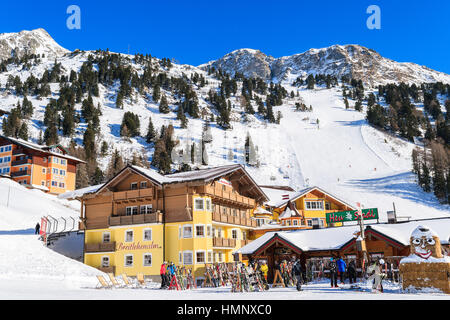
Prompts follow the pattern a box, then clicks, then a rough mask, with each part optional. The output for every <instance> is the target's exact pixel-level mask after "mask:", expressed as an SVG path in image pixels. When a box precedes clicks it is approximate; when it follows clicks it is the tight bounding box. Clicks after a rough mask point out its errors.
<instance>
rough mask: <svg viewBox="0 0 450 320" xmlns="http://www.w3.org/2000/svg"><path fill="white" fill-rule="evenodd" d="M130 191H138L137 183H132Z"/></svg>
mask: <svg viewBox="0 0 450 320" xmlns="http://www.w3.org/2000/svg"><path fill="white" fill-rule="evenodd" d="M130 189H131V190H137V182H133V183H131V185H130Z"/></svg>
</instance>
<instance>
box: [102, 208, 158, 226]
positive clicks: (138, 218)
mask: <svg viewBox="0 0 450 320" xmlns="http://www.w3.org/2000/svg"><path fill="white" fill-rule="evenodd" d="M162 222H163V217H162V213H161V212H159V211H158V212H154V213H148V214H136V215H131V216H116V217H109V226H111V227H113V226H122V225H131V224H144V223H162Z"/></svg>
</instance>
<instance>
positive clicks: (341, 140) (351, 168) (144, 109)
mask: <svg viewBox="0 0 450 320" xmlns="http://www.w3.org/2000/svg"><path fill="white" fill-rule="evenodd" d="M19 34H20V33H18V34H17V35H19ZM47 43H50V44H51V43H52V42H51V41H48V42H47ZM54 47H55V46H54V45H53V44H51V45H50V48H48V49H43V48H41V50H43V51H45V52H49V51H51V50H53V49H51V48H54ZM90 56H91V58H92V57H100V58H101V57H102V53H101V52H94V51H84V52H83V51H77V52H73V53H65V54H62V55H60V56H59V57H58V59H57V63H58V64H60V65H61V75H64V76H65V77H66V79H68V78H69V77H70V74H71V71H75V72H80V68H81V66H82V65H83V63H85V62H87V61H89V59H90ZM121 56H122V58H123V59H122V61H121V63H124V64H125V65H127V66H130V68H131V69H130V71H131V73H136V74H137V75H138V76H142V75H143V73H144V71H145V70H146V68H147V67H148V64H147V63H148V61H147V62H144V63H143V62H142V61H136V60H135V56H132V55H121ZM225 57H226V59H225ZM225 57H224V60H218V61H216V62H211V63H209V64H208V65H213V66H216V67H220V68H222V69H224V70H225V71H227V72H230V73H233V72H241V73H244V74H246V75H247V76H258V75H260V76H261V77H263V78H264V79H266V80H269V79H272V80H277V81H278V82H279V83H280V84H281V85H282V86H283V87H284V88H285V89H286V90H287V92H289V93H291V92H294V93H295V94H294V95H293V96H291V95H289V97H287V98H285V99H283V103H282V104H281V105H279V106H276V107H274V108H273V112H274V114H277V113H278V112H279V113H280V115H281V116H282V117H281V119H280V124H275V123H269V122H268V121H266V120H264V119H263V117H262V116H261V115H260V114H258V113H256V114H254V115H251V114H248V113H245V112H244V110H245V109H244V106H243V105H242V98H241V88H242V83H241V82H239V83H238V88H237V90H236V94H231V95H230V97H229V98H228V99H227V100H228V101H229V103H230V106H231V115H230V118H231V126H232V128H231V129H229V130H224V129H222V128H221V127H220V126H219V125H218V124H217V123H215V122H212V123H211V135H212V138H213V139H212V143H207V144H206V153H207V155H208V160H209V161H208V164H209V165H211V166H215V165H225V164H230V163H241V164H244V163H245V161H244V159H245V151H244V145H245V140H246V137H247V134H248V133H249V134H250V136H251V137H252V140H253V143H254V145H255V146H256V149H257V150H256V151H257V157H258V159H259V166H258V167H253V166H247V169H248V170H249V172H250V173H251V174H252V176H254V178H255V179H256V181H257V182H258V183H259V184H261V185H289V186H291V187H292V188H294V189H301V188H304V187H305V186H312V185H317V186H319V187H321V188H323V189H325V190H327V191H329V192H331V193H334V194H335V195H336V196H339V197H341V198H343V199H345V200H347V202H349V203H356V202H360V203H362V204H364V205H365V206H366V207H377V208H379V211H380V212H381V214H380V215H381V217H382V220H386V217H385V212H386V211H387V210H392V203H393V202H395V206H396V209H397V211H398V212H400V213H401V215H403V216H412V217H415V218H427V217H438V216H443V215H448V214H450V210H449V206H443V205H440V204H439V202H438V201H437V199H436V198H435V197H434V195H433V194H431V193H425V192H423V191H422V190H421V189H420V187H419V186H418V185H417V184H416V182H415V181H414V175H413V174H412V173H411V163H412V162H411V151H412V149H413V148H414V147H415V145H414V144H412V143H410V142H407V141H405V140H403V139H399V138H396V137H393V136H390V135H387V134H385V133H382V132H380V131H378V130H376V129H374V128H372V127H371V126H369V125H368V124H367V121H366V120H365V109H366V105H365V104H364V105H363V112H358V111H355V110H354V109H352V108H350V109H346V107H345V105H344V102H343V96H342V88H341V86H340V85H339V86H338V87H334V88H330V89H326V88H323V87H320V86H319V87H316V88H315V89H314V90H306V89H305V88H304V87H302V88H298V87H295V86H293V85H292V83H293V81H294V80H295V79H296V78H297V77H298V76H299V75H302V74H306V73H321V74H323V73H328V72H329V73H331V74H335V75H339V76H341V75H344V74H351V75H352V76H355V77H357V76H358V75H361V77H364V78H363V79H364V80H367V79H369V78H370V79H369V80H370V81H381V82H383V83H386V82H391V81H400V79H402V81H407V79H408V77H409V79H413V80H414V81H417V82H418V83H419V82H422V81H424V82H433V81H437V80H440V81H444V82H447V83H450V76H449V75H446V74H441V73H438V72H436V71H432V70H429V69H426V68H424V67H420V66H417V65H414V64H400V63H397V62H394V61H391V60H388V59H385V58H382V57H381V56H380V55H378V54H377V53H376V52H374V51H372V50H369V49H365V48H363V47H360V46H333V47H330V48H326V49H320V50H317V49H311V50H309V51H308V52H306V53H303V54H299V55H294V56H290V57H283V58H278V59H275V58H272V57H269V56H266V55H265V54H263V53H261V52H259V51H255V50H250V49H242V50H238V51H235V52H233V53H230V54H229V55H227V56H225ZM90 61H93V59H91V60H90ZM54 64H55V59H54V58H52V57H50V56H47V55H46V57H45V58H41V59H40V60H39V61H38V62H37V63H35V62H34V61H31V63H30V66H29V67H28V68H23V65H14V64H9V65H8V66H7V68H6V71H4V72H0V110H4V111H6V112H8V111H11V109H12V108H14V107H15V106H16V105H17V102H22V101H23V97H22V96H17V95H16V94H15V93H14V90H13V89H11V88H9V89H7V88H6V83H7V82H8V79H11V78H14V77H16V76H18V77H19V78H20V79H21V81H22V82H24V81H25V80H26V79H27V78H28V77H29V76H30V75H33V76H34V77H35V78H37V79H41V78H42V76H43V74H44V73H45V71H46V70H52V69H53V68H54ZM151 64H152V69H153V70H152V72H153V74H154V75H157V74H161V75H162V74H164V75H165V76H164V77H165V78H166V79H186V81H187V82H188V83H189V86H190V87H191V88H192V90H193V91H194V92H195V94H196V96H197V98H198V105H199V109H200V110H199V111H200V114H201V117H200V118H192V117H189V116H188V119H189V122H188V126H187V128H182V126H181V122H180V120H178V119H177V114H176V112H177V109H178V106H177V104H178V103H179V102H180V101H181V99H183V97H180V96H179V95H177V93H176V92H174V91H171V90H167V89H165V88H164V87H161V93H162V94H164V95H165V96H166V97H167V100H168V103H169V108H170V112H169V113H167V114H163V113H160V112H159V103H158V102H155V101H154V99H153V89H151V88H145V89H144V90H143V91H142V92H137V91H136V90H135V88H132V89H131V91H132V94H131V98H126V99H124V101H123V107H122V108H116V98H117V95H118V92H119V88H120V83H119V81H117V80H116V81H115V82H113V83H112V84H102V83H99V84H98V88H99V90H98V93H99V94H98V96H93V97H92V99H93V104H94V106H96V107H97V106H100V111H101V113H102V115H101V116H100V126H99V127H100V133H99V134H98V135H97V136H96V142H97V149H100V146H101V143H102V142H106V144H107V146H108V151H107V153H106V156H99V157H98V162H99V165H100V168H101V169H102V170H105V169H106V167H107V164H108V162H109V160H110V158H111V155H112V151H113V150H114V149H117V150H118V151H119V152H120V153H121V154H122V156H123V157H124V158H125V159H126V160H129V159H131V157H132V155H133V153H140V154H144V155H145V156H146V157H147V159H149V160H150V159H151V158H152V156H153V152H154V148H153V145H149V144H147V143H146V142H145V139H144V138H143V137H142V136H144V135H145V134H146V132H147V125H148V122H149V118H150V117H151V119H152V121H153V124H154V126H155V129H156V131H157V132H159V131H160V128H161V126H162V125H168V124H173V126H174V129H175V137H176V139H177V140H178V141H179V144H178V146H177V148H176V149H177V150H186V149H188V148H190V145H191V144H192V143H193V142H195V143H197V144H198V143H199V142H200V140H201V137H202V126H203V125H204V124H205V119H209V118H210V115H214V116H215V117H216V118H217V116H218V111H217V110H216V109H215V108H214V106H213V105H212V104H211V102H210V101H209V99H208V95H209V92H210V91H211V90H212V91H218V90H219V86H220V80H218V79H217V78H216V77H215V75H214V74H209V73H208V71H207V65H202V66H199V67H194V66H190V65H179V64H173V65H172V67H170V68H167V67H165V66H164V65H163V63H162V61H161V60H160V59H156V58H152V60H151ZM375 66H378V67H375ZM91 68H92V69H93V70H98V65H97V64H95V63H94V64H93V65H92V66H91ZM370 68H372V69H374V72H375V73H374V75H369V74H370V72H369V71H368V70H369V69H370ZM408 68H411V69H408ZM395 70H396V71H395ZM195 75H198V76H202V77H204V79H205V83H204V85H200V84H199V82H194V81H192V78H193V76H195ZM375 78H376V80H375ZM374 83H375V82H374ZM50 89H51V95H48V96H45V97H38V96H28V97H27V99H28V100H29V101H31V103H32V104H33V106H34V113H33V115H32V117H31V119H29V120H24V121H25V122H26V123H27V124H28V131H29V137H30V139H31V140H33V141H34V142H36V141H37V139H38V137H39V134H40V132H41V130H45V126H44V124H43V119H44V113H45V109H46V106H47V105H48V104H49V102H50V99H58V97H59V93H60V89H61V88H60V83H58V82H54V83H50ZM366 93H367V91H366ZM254 95H257V93H255V92H254ZM86 98H87V95H86V94H85V95H84V96H83V99H86ZM261 98H262V99H264V100H265V96H263V95H261ZM298 102H301V103H304V104H306V105H307V106H308V107H309V106H313V110H312V111H310V112H298V111H296V108H295V104H296V103H298ZM349 102H350V104H351V105H354V103H355V101H353V100H352V99H349ZM441 102H442V101H441ZM251 103H253V107H254V109H255V110H257V106H256V104H255V102H254V101H251ZM418 107H423V105H420V103H418ZM75 111H76V113H77V114H78V115H80V114H81V103H75ZM126 112H132V113H134V114H136V115H137V116H138V118H139V120H140V133H141V136H138V137H135V138H131V139H124V138H122V137H121V136H120V126H121V123H122V119H123V117H124V114H125V113H126ZM4 117H7V115H3V116H0V125H1V121H2V119H3V118H4ZM319 120H320V121H319ZM319 123H320V125H318V124H319ZM86 127H87V123H86V121H84V120H83V119H82V121H81V122H80V123H79V124H78V125H77V127H76V128H75V133H74V135H73V136H72V137H71V138H69V137H61V139H60V140H61V142H62V143H63V144H64V145H68V144H69V142H70V140H71V139H72V138H73V139H74V140H75V141H76V143H78V144H79V145H82V144H83V135H84V132H85V131H86ZM60 133H61V132H60Z"/></svg>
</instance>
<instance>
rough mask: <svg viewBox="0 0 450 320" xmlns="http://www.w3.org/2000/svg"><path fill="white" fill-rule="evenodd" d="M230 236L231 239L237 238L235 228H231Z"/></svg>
mask: <svg viewBox="0 0 450 320" xmlns="http://www.w3.org/2000/svg"><path fill="white" fill-rule="evenodd" d="M231 237H232V238H233V239H237V238H238V231H237V229H233V230H231Z"/></svg>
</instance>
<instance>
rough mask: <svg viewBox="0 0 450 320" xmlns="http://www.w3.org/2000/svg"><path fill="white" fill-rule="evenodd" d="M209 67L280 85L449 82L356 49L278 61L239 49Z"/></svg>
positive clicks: (310, 53)
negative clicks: (296, 80) (308, 79)
mask: <svg viewBox="0 0 450 320" xmlns="http://www.w3.org/2000/svg"><path fill="white" fill-rule="evenodd" d="M208 67H214V68H216V69H222V70H224V71H226V72H227V73H229V74H232V75H234V74H235V73H236V72H239V73H242V74H244V75H245V76H246V77H260V78H263V79H266V80H272V81H282V80H284V79H287V78H288V76H291V75H296V76H305V75H308V74H313V75H315V74H329V75H333V76H336V77H338V78H339V79H340V78H341V77H342V76H349V77H350V78H355V79H358V80H359V79H361V80H362V81H363V82H364V83H365V84H366V85H370V86H376V85H378V84H387V83H392V82H395V83H399V82H405V83H423V82H439V81H440V82H444V83H449V82H450V75H448V74H445V73H442V72H438V71H435V70H431V69H429V68H427V67H425V66H420V65H417V64H414V63H400V62H396V61H393V60H390V59H387V58H384V57H382V56H381V55H380V54H379V53H377V52H376V51H374V50H372V49H368V48H365V47H362V46H359V45H334V46H331V47H327V48H322V49H310V50H308V51H306V52H304V53H300V54H295V55H292V56H286V57H281V58H273V57H271V56H268V55H266V54H264V53H262V52H261V51H259V50H253V49H240V50H235V51H233V52H231V53H229V54H227V55H225V56H224V57H222V58H220V59H218V60H215V61H211V62H208V63H206V64H203V65H200V66H199V68H201V69H204V70H206V69H207V68H208Z"/></svg>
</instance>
